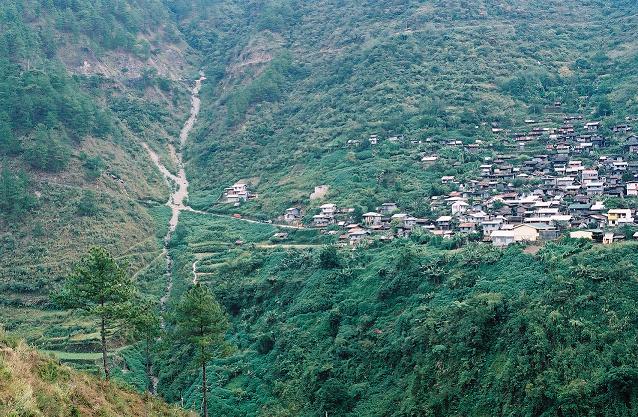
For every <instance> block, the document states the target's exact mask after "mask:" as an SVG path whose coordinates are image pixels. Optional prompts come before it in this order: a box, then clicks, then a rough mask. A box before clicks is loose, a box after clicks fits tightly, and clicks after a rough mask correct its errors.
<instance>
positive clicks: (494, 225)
mask: <svg viewBox="0 0 638 417" xmlns="http://www.w3.org/2000/svg"><path fill="white" fill-rule="evenodd" d="M502 226H503V220H500V219H494V220H485V221H483V222H481V228H482V229H483V234H484V235H485V236H491V234H492V233H493V232H495V231H497V230H499V229H500V228H501V227H502Z"/></svg>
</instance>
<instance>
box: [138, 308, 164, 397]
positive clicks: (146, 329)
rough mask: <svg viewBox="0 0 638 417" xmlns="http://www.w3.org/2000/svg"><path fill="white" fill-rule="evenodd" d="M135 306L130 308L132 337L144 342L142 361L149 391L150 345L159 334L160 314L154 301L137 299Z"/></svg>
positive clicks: (151, 383) (150, 379)
mask: <svg viewBox="0 0 638 417" xmlns="http://www.w3.org/2000/svg"><path fill="white" fill-rule="evenodd" d="M135 305H136V306H135V308H134V309H132V310H131V313H132V314H131V325H132V326H133V337H134V338H135V339H136V340H139V341H141V342H143V343H144V361H145V367H146V376H147V377H148V380H149V386H148V387H147V388H148V390H149V391H152V389H153V381H152V375H151V369H152V368H153V363H152V360H151V350H152V346H153V344H154V343H155V341H156V340H157V338H158V337H159V336H160V332H161V323H160V316H159V314H158V311H157V306H156V305H155V303H153V302H151V301H149V300H137V302H136V303H135Z"/></svg>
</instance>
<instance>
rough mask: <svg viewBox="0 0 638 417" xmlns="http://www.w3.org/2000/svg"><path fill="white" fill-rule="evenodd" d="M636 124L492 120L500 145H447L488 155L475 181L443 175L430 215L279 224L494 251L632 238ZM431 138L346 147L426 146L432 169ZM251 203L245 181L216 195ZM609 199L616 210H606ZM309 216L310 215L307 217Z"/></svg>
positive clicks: (334, 209)
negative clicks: (475, 243) (506, 124)
mask: <svg viewBox="0 0 638 417" xmlns="http://www.w3.org/2000/svg"><path fill="white" fill-rule="evenodd" d="M554 106H556V107H559V106H560V103H555V105H554ZM635 121H636V118H627V119H626V123H622V124H615V125H613V126H606V127H605V126H603V123H601V122H599V121H586V120H584V118H583V116H580V115H577V116H563V118H562V123H555V122H554V121H552V120H549V119H546V120H544V121H541V122H537V121H535V120H532V119H527V120H525V121H524V124H523V125H522V126H524V127H523V128H521V129H517V130H516V131H514V130H511V129H503V128H500V127H499V125H498V124H497V123H493V124H491V126H490V130H491V133H492V134H493V135H494V136H495V137H496V138H497V141H491V142H490V141H483V140H476V141H475V142H474V143H469V144H466V143H464V142H463V141H460V140H449V141H446V142H445V143H444V146H443V148H452V149H460V150H461V151H462V152H463V153H467V154H486V153H487V154H488V155H491V156H483V159H482V161H483V162H482V164H481V165H480V166H479V167H478V171H477V172H474V173H473V174H472V175H465V176H464V178H456V177H455V176H451V175H444V176H441V177H440V178H439V181H440V184H441V185H443V186H445V187H447V189H451V190H452V191H450V192H449V193H447V194H444V195H437V196H431V197H430V198H429V201H426V202H425V203H426V204H427V205H429V212H430V213H432V215H431V216H428V217H415V216H413V215H411V214H410V213H408V212H405V211H404V210H402V208H401V207H399V206H398V205H397V204H396V203H394V202H386V203H384V204H382V205H381V206H379V207H377V208H376V210H374V211H371V212H367V213H356V210H355V209H354V208H352V207H338V206H337V205H336V204H334V203H331V202H324V203H323V204H321V205H320V206H319V207H317V208H314V209H312V208H310V209H307V208H304V207H298V206H295V207H290V208H288V209H287V210H286V211H285V213H283V215H282V216H281V217H280V218H278V219H276V222H279V223H284V224H288V225H296V226H304V225H305V226H308V227H314V228H319V229H322V232H323V233H326V234H333V235H339V240H340V242H344V243H348V244H350V245H359V244H361V243H365V242H370V241H372V240H391V239H394V238H400V237H407V236H409V235H410V234H411V233H413V232H414V231H416V230H421V231H427V232H429V233H431V234H433V235H436V236H441V237H442V238H446V239H447V238H452V237H455V236H459V235H466V236H474V237H475V238H478V239H482V240H484V241H488V242H491V243H492V244H493V245H496V246H508V245H510V244H512V243H515V242H519V241H529V242H535V241H547V240H552V239H557V238H558V237H560V236H563V235H565V234H568V233H569V234H570V235H571V236H572V237H576V238H586V239H592V240H596V241H598V242H601V243H606V244H607V243H613V242H614V241H618V240H620V239H625V238H638V233H636V234H632V235H630V236H627V234H626V233H625V234H622V233H620V232H619V230H620V228H622V227H624V226H632V225H634V224H635V223H634V222H635V218H636V211H635V210H634V209H632V208H629V206H628V205H626V203H627V202H628V198H632V197H637V196H638V136H636V135H634V134H632V132H633V126H632V123H633V122H635ZM430 140H431V139H428V140H426V143H423V142H422V141H415V140H410V141H409V142H408V140H407V139H406V138H405V137H404V136H402V135H399V136H390V137H388V138H387V139H385V140H384V139H381V138H380V136H379V135H378V134H371V135H370V136H369V137H368V138H366V139H364V140H348V141H347V142H346V143H345V145H344V146H345V147H356V146H362V144H363V143H364V142H367V143H366V144H365V145H366V146H369V147H375V146H379V145H380V144H382V142H383V141H387V142H388V143H392V144H396V143H406V144H407V146H413V147H414V146H418V147H421V149H423V148H426V149H428V148H429V149H431V150H433V152H422V153H421V155H420V164H421V165H422V166H423V169H429V168H431V167H433V166H435V165H436V164H437V163H439V162H440V159H441V157H440V156H439V155H438V154H437V152H436V149H437V146H438V149H439V150H441V149H442V148H441V147H440V144H436V145H435V144H429V143H428V142H430ZM495 142H496V143H498V144H499V146H494V143H495ZM497 149H498V151H497ZM522 156H523V157H522ZM454 164H455V165H459V164H460V162H459V161H457V162H454ZM321 187H325V186H320V187H319V188H321ZM253 198H256V194H253V193H252V192H251V191H250V190H249V188H248V186H247V185H246V183H244V182H238V183H236V184H234V185H233V186H232V187H229V188H227V189H226V191H225V193H224V195H223V197H222V199H223V201H225V202H226V203H233V204H235V205H236V206H237V205H239V204H240V203H241V202H245V201H248V200H249V199H253ZM610 200H611V201H612V202H613V204H611V205H609V204H606V202H609V201H610ZM608 205H609V207H608ZM622 207H627V208H622ZM306 210H307V211H308V213H311V212H312V213H316V214H313V215H312V216H306V214H307V213H306Z"/></svg>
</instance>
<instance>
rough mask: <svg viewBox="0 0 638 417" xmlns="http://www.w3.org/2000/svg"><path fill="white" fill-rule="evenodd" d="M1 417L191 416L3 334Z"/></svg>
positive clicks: (0, 344)
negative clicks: (74, 367) (69, 366)
mask: <svg viewBox="0 0 638 417" xmlns="http://www.w3.org/2000/svg"><path fill="white" fill-rule="evenodd" d="M0 414H1V415H3V416H85V417H90V416H96V417H97V416H113V417H116V416H120V417H130V416H149V417H178V416H183V417H186V416H193V414H190V413H187V412H185V411H180V410H177V409H176V408H173V407H170V406H168V405H166V404H165V403H163V402H161V401H159V400H158V399H157V398H154V397H151V396H145V397H142V396H140V395H139V394H137V393H134V392H133V391H131V390H130V389H127V388H125V387H120V386H117V385H116V384H113V383H106V382H103V381H99V380H98V379H96V378H95V377H92V376H89V375H86V374H82V373H79V372H77V371H74V370H72V369H70V368H68V367H66V366H61V365H59V364H58V363H57V361H55V360H53V359H52V358H47V357H44V356H42V355H40V354H38V353H37V352H36V351H34V350H33V349H31V348H29V347H27V346H26V345H25V344H24V343H23V342H20V341H17V340H14V339H10V338H7V337H6V336H5V335H4V334H2V333H0Z"/></svg>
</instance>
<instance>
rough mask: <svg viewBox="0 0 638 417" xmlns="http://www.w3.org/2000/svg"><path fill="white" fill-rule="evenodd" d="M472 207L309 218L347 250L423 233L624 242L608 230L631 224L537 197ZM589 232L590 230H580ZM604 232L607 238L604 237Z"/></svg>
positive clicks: (329, 210) (449, 200)
mask: <svg viewBox="0 0 638 417" xmlns="http://www.w3.org/2000/svg"><path fill="white" fill-rule="evenodd" d="M471 201H472V200H470V198H469V196H468V194H466V193H464V192H461V191H454V192H452V193H450V194H449V195H448V196H446V197H433V198H432V200H431V207H432V208H433V209H434V210H436V211H438V212H439V213H442V212H444V213H446V214H443V215H440V216H438V217H436V218H431V219H430V218H417V217H414V216H411V215H410V214H407V213H403V212H401V211H400V210H399V208H398V206H397V205H396V204H395V203H384V204H382V205H381V206H380V207H378V208H377V210H376V211H374V212H369V213H364V214H363V215H362V221H361V222H360V223H353V220H352V214H353V211H354V210H353V209H351V208H346V209H339V208H338V207H337V206H336V205H335V204H324V205H322V206H321V207H320V208H319V210H320V212H319V213H318V214H316V215H314V216H313V226H314V227H317V228H327V227H329V226H333V225H334V226H338V227H337V228H334V230H331V231H329V232H327V233H330V234H339V235H340V240H342V241H347V242H349V243H350V244H351V245H357V244H359V243H362V242H365V241H369V240H371V239H372V238H373V237H374V236H377V237H378V238H379V239H380V240H390V239H393V238H395V237H406V236H409V235H410V234H411V233H412V232H413V231H415V230H417V229H422V230H426V231H429V232H430V233H432V234H434V235H438V236H442V237H443V238H451V237H452V236H454V235H456V234H472V233H481V234H482V236H483V239H484V240H486V241H491V242H492V244H494V245H495V246H507V245H510V244H512V243H515V242H521V241H527V242H536V241H546V240H552V239H556V238H558V237H559V236H561V235H563V234H565V233H566V232H568V231H570V230H571V231H572V232H571V235H572V237H575V238H588V239H592V240H599V241H601V242H603V243H612V242H614V241H615V240H618V239H620V238H622V236H621V235H616V234H614V233H613V232H610V230H611V229H613V228H617V227H620V226H624V225H633V224H634V219H635V217H634V216H635V212H634V211H633V210H632V209H607V208H605V205H604V204H603V203H602V202H601V201H594V202H592V204H585V203H571V204H566V203H564V202H563V199H562V197H561V196H559V197H553V198H550V199H544V198H542V195H541V194H540V193H531V194H528V195H518V194H516V193H505V194H497V195H494V196H491V197H490V198H489V199H488V200H487V201H485V202H484V203H483V202H471ZM301 215H302V213H301V210H300V209H299V208H297V207H291V208H289V209H288V210H286V213H285V215H284V220H285V221H286V222H287V223H297V222H300V220H301ZM588 228H589V229H593V230H589V231H582V230H581V229H588ZM603 229H605V230H607V233H603V232H602V230H603ZM575 230H578V231H575ZM635 237H638V234H636V236H635Z"/></svg>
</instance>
